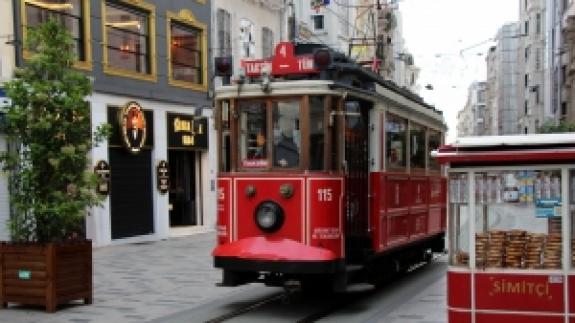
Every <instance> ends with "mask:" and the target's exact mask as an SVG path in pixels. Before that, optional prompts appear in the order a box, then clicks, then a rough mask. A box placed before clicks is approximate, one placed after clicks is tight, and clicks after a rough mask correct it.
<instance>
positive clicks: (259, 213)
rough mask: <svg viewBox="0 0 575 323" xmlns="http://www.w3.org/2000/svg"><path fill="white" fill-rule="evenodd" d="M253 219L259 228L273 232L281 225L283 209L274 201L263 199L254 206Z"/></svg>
mask: <svg viewBox="0 0 575 323" xmlns="http://www.w3.org/2000/svg"><path fill="white" fill-rule="evenodd" d="M255 221H256V225H257V226H258V228H260V230H262V231H264V232H267V233H272V232H275V231H277V230H279V228H281V226H282V225H283V222H284V211H283V209H282V207H281V206H280V205H279V204H277V203H276V202H272V201H264V202H262V203H260V205H258V207H257V208H256V213H255Z"/></svg>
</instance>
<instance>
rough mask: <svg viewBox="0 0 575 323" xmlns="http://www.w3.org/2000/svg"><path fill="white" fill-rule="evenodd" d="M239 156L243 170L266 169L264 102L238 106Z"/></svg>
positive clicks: (265, 115)
mask: <svg viewBox="0 0 575 323" xmlns="http://www.w3.org/2000/svg"><path fill="white" fill-rule="evenodd" d="M239 115H240V118H239V154H240V163H241V167H243V168H267V167H268V161H267V150H266V142H267V113H266V104H265V102H259V101H243V102H241V103H240V104H239Z"/></svg>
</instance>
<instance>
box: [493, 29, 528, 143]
mask: <svg viewBox="0 0 575 323" xmlns="http://www.w3.org/2000/svg"><path fill="white" fill-rule="evenodd" d="M519 30H520V26H519V24H518V23H509V24H505V25H503V26H502V27H501V28H500V29H499V31H498V32H497V35H496V37H495V40H496V45H495V46H494V47H492V48H490V49H489V52H488V55H487V89H488V91H487V92H488V93H487V107H486V110H487V112H486V115H487V118H488V119H487V120H486V129H487V133H488V134H491V135H508V134H516V133H518V118H517V107H518V103H517V102H518V100H517V86H518V85H517V84H518V75H517V74H518V64H517V49H518V37H517V35H519Z"/></svg>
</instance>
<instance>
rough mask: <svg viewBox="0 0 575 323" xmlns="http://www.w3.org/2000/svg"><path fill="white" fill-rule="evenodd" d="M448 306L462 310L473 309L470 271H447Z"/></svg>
mask: <svg viewBox="0 0 575 323" xmlns="http://www.w3.org/2000/svg"><path fill="white" fill-rule="evenodd" d="M447 307H449V308H454V309H460V310H466V309H471V274H470V273H461V272H453V271H449V272H447ZM450 322H457V321H450Z"/></svg>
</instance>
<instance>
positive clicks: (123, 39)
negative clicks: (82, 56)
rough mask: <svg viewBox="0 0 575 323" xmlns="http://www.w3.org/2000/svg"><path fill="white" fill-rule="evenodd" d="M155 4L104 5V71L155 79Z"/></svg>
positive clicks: (118, 3) (106, 3) (117, 3)
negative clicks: (153, 5)
mask: <svg viewBox="0 0 575 323" xmlns="http://www.w3.org/2000/svg"><path fill="white" fill-rule="evenodd" d="M152 11H153V7H151V6H149V5H146V7H144V4H143V2H140V3H139V4H138V7H135V6H131V5H126V4H124V3H122V2H118V1H106V2H105V6H104V12H103V13H102V15H103V17H104V27H103V28H104V72H106V73H109V74H115V75H121V76H127V77H136V78H142V79H153V80H155V64H154V61H153V59H152V58H153V57H154V56H155V55H154V53H153V51H154V48H155V47H154V41H155V39H154V32H155V31H154V30H155V28H154V20H153V15H154V14H153V12H152Z"/></svg>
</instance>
